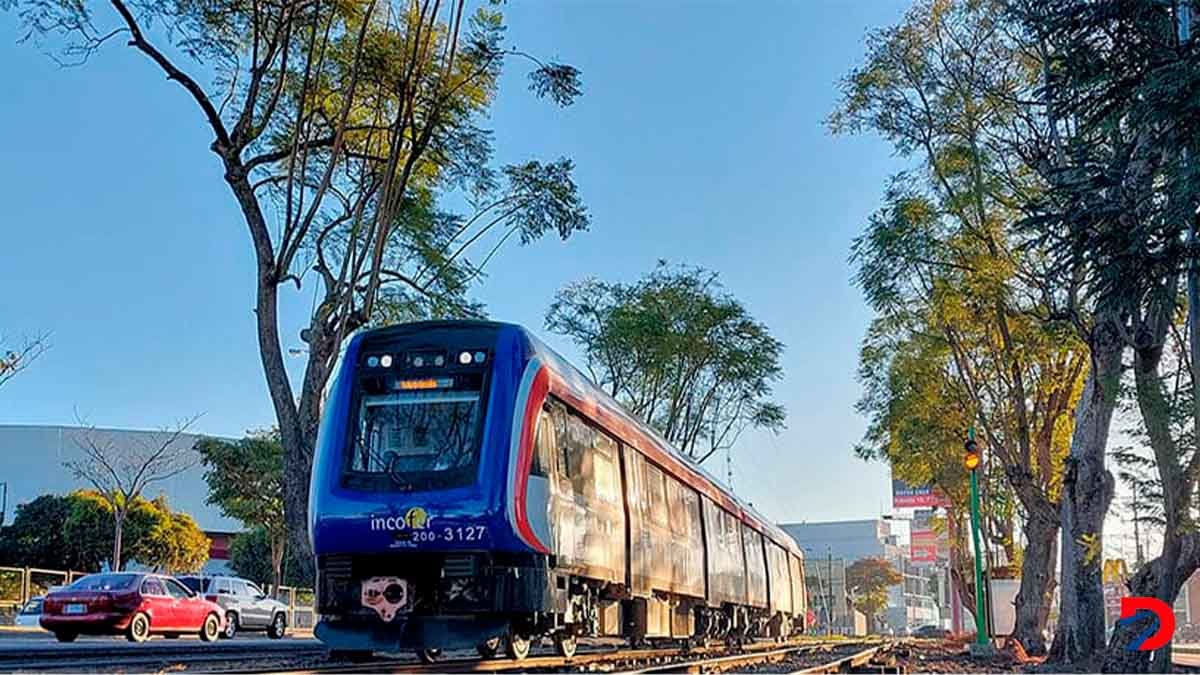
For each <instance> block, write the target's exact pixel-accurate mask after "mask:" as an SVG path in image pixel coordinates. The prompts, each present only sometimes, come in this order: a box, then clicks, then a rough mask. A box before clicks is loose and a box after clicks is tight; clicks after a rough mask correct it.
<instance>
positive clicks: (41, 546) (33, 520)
mask: <svg viewBox="0 0 1200 675" xmlns="http://www.w3.org/2000/svg"><path fill="white" fill-rule="evenodd" d="M74 501H75V500H74V499H73V498H72V497H71V496H59V495H41V496H40V497H37V498H36V499H34V500H33V501H31V502H28V503H25V504H20V505H18V506H17V510H16V515H15V517H14V518H13V521H12V523H11V524H10V525H8V526H6V527H5V528H4V529H3V530H0V565H20V566H29V567H40V568H42V569H58V570H66V569H90V568H88V567H86V563H83V562H81V561H80V560H78V559H77V558H75V557H74V548H73V547H72V546H71V545H70V544H71V542H70V540H68V539H66V538H65V533H64V529H63V524H64V523H65V522H66V521H67V519H68V518H69V516H70V515H71V512H72V508H73V505H74Z"/></svg>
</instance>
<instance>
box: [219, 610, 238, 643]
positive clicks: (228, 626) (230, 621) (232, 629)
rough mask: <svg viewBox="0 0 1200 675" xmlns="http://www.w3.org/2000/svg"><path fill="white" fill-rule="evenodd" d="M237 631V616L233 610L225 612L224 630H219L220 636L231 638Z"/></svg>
mask: <svg viewBox="0 0 1200 675" xmlns="http://www.w3.org/2000/svg"><path fill="white" fill-rule="evenodd" d="M237 632H238V618H237V614H236V613H234V612H225V630H223V631H221V637H223V638H225V639H226V640H232V639H233V637H234V636H235V635H237Z"/></svg>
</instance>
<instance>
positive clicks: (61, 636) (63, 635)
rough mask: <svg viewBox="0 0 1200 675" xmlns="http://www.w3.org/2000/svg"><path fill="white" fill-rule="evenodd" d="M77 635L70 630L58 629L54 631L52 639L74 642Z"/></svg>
mask: <svg viewBox="0 0 1200 675" xmlns="http://www.w3.org/2000/svg"><path fill="white" fill-rule="evenodd" d="M77 637H79V633H72V632H71V631H66V630H59V631H55V632H54V639H55V640H58V641H59V642H74V641H75V638H77Z"/></svg>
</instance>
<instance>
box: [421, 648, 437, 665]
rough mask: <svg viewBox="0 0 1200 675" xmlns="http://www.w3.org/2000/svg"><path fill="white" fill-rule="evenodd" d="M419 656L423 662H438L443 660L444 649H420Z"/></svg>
mask: <svg viewBox="0 0 1200 675" xmlns="http://www.w3.org/2000/svg"><path fill="white" fill-rule="evenodd" d="M417 658H418V659H421V663H437V662H438V661H441V660H442V650H440V649H436V648H434V649H418V650H417Z"/></svg>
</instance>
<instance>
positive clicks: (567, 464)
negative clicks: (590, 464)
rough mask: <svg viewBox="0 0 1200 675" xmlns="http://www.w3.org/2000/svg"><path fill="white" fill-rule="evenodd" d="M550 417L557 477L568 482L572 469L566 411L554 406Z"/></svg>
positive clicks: (559, 406)
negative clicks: (556, 460)
mask: <svg viewBox="0 0 1200 675" xmlns="http://www.w3.org/2000/svg"><path fill="white" fill-rule="evenodd" d="M551 415H552V416H553V418H554V443H555V447H556V448H557V450H558V475H560V476H562V477H563V478H566V479H567V480H570V478H571V469H572V468H574V467H572V465H571V450H570V443H569V434H568V433H567V411H566V409H565V408H563V407H562V406H561V405H555V406H554V409H553V412H552V413H551ZM576 470H578V469H576Z"/></svg>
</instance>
